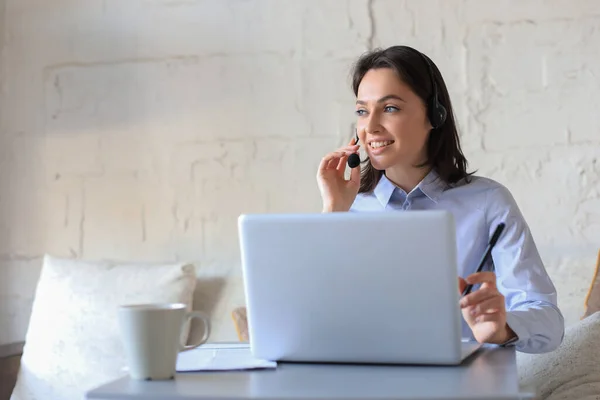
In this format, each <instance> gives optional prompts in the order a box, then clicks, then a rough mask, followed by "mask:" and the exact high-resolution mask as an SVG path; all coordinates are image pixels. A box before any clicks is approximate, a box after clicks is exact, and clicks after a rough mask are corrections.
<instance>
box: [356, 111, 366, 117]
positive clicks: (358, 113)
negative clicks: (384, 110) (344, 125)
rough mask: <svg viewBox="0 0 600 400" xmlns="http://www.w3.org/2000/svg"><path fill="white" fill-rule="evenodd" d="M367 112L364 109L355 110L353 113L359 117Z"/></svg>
mask: <svg viewBox="0 0 600 400" xmlns="http://www.w3.org/2000/svg"><path fill="white" fill-rule="evenodd" d="M366 113H367V112H366V111H365V110H356V111H355V114H356V115H358V116H359V117H361V116H363V115H365V114H366Z"/></svg>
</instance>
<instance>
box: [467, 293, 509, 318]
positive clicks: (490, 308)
mask: <svg viewBox="0 0 600 400" xmlns="http://www.w3.org/2000/svg"><path fill="white" fill-rule="evenodd" d="M503 305H504V299H503V298H502V296H495V297H492V298H489V299H487V300H484V301H482V302H480V303H479V304H477V305H474V306H472V307H471V310H470V311H469V314H471V317H473V318H474V317H477V316H478V315H482V314H494V313H497V312H499V311H500V310H501V309H502V306H503Z"/></svg>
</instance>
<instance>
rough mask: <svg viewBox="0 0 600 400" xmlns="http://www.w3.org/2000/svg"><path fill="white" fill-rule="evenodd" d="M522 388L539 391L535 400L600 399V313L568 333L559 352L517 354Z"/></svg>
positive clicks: (568, 329)
mask: <svg viewBox="0 0 600 400" xmlns="http://www.w3.org/2000/svg"><path fill="white" fill-rule="evenodd" d="M517 367H518V370H519V378H520V385H521V387H524V388H528V389H536V393H537V397H536V400H544V399H545V400H567V399H578V400H585V399H589V400H597V399H598V398H600V312H597V313H595V314H592V315H590V316H589V317H587V318H585V319H583V320H581V321H578V322H577V323H576V324H574V325H573V326H571V327H569V328H567V329H566V330H565V338H564V340H563V343H562V344H561V345H560V346H559V347H558V349H556V350H554V351H552V352H550V353H545V354H525V353H517Z"/></svg>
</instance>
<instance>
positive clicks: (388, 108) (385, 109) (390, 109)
mask: <svg viewBox="0 0 600 400" xmlns="http://www.w3.org/2000/svg"><path fill="white" fill-rule="evenodd" d="M383 110H384V111H385V112H394V111H399V108H398V107H394V106H386V107H385V108H384V109H383Z"/></svg>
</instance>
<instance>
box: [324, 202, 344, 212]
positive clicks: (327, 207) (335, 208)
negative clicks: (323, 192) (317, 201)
mask: <svg viewBox="0 0 600 400" xmlns="http://www.w3.org/2000/svg"><path fill="white" fill-rule="evenodd" d="M348 210H349V208H345V207H340V206H339V205H333V204H324V205H323V212H324V213H329V212H344V211H348Z"/></svg>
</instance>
